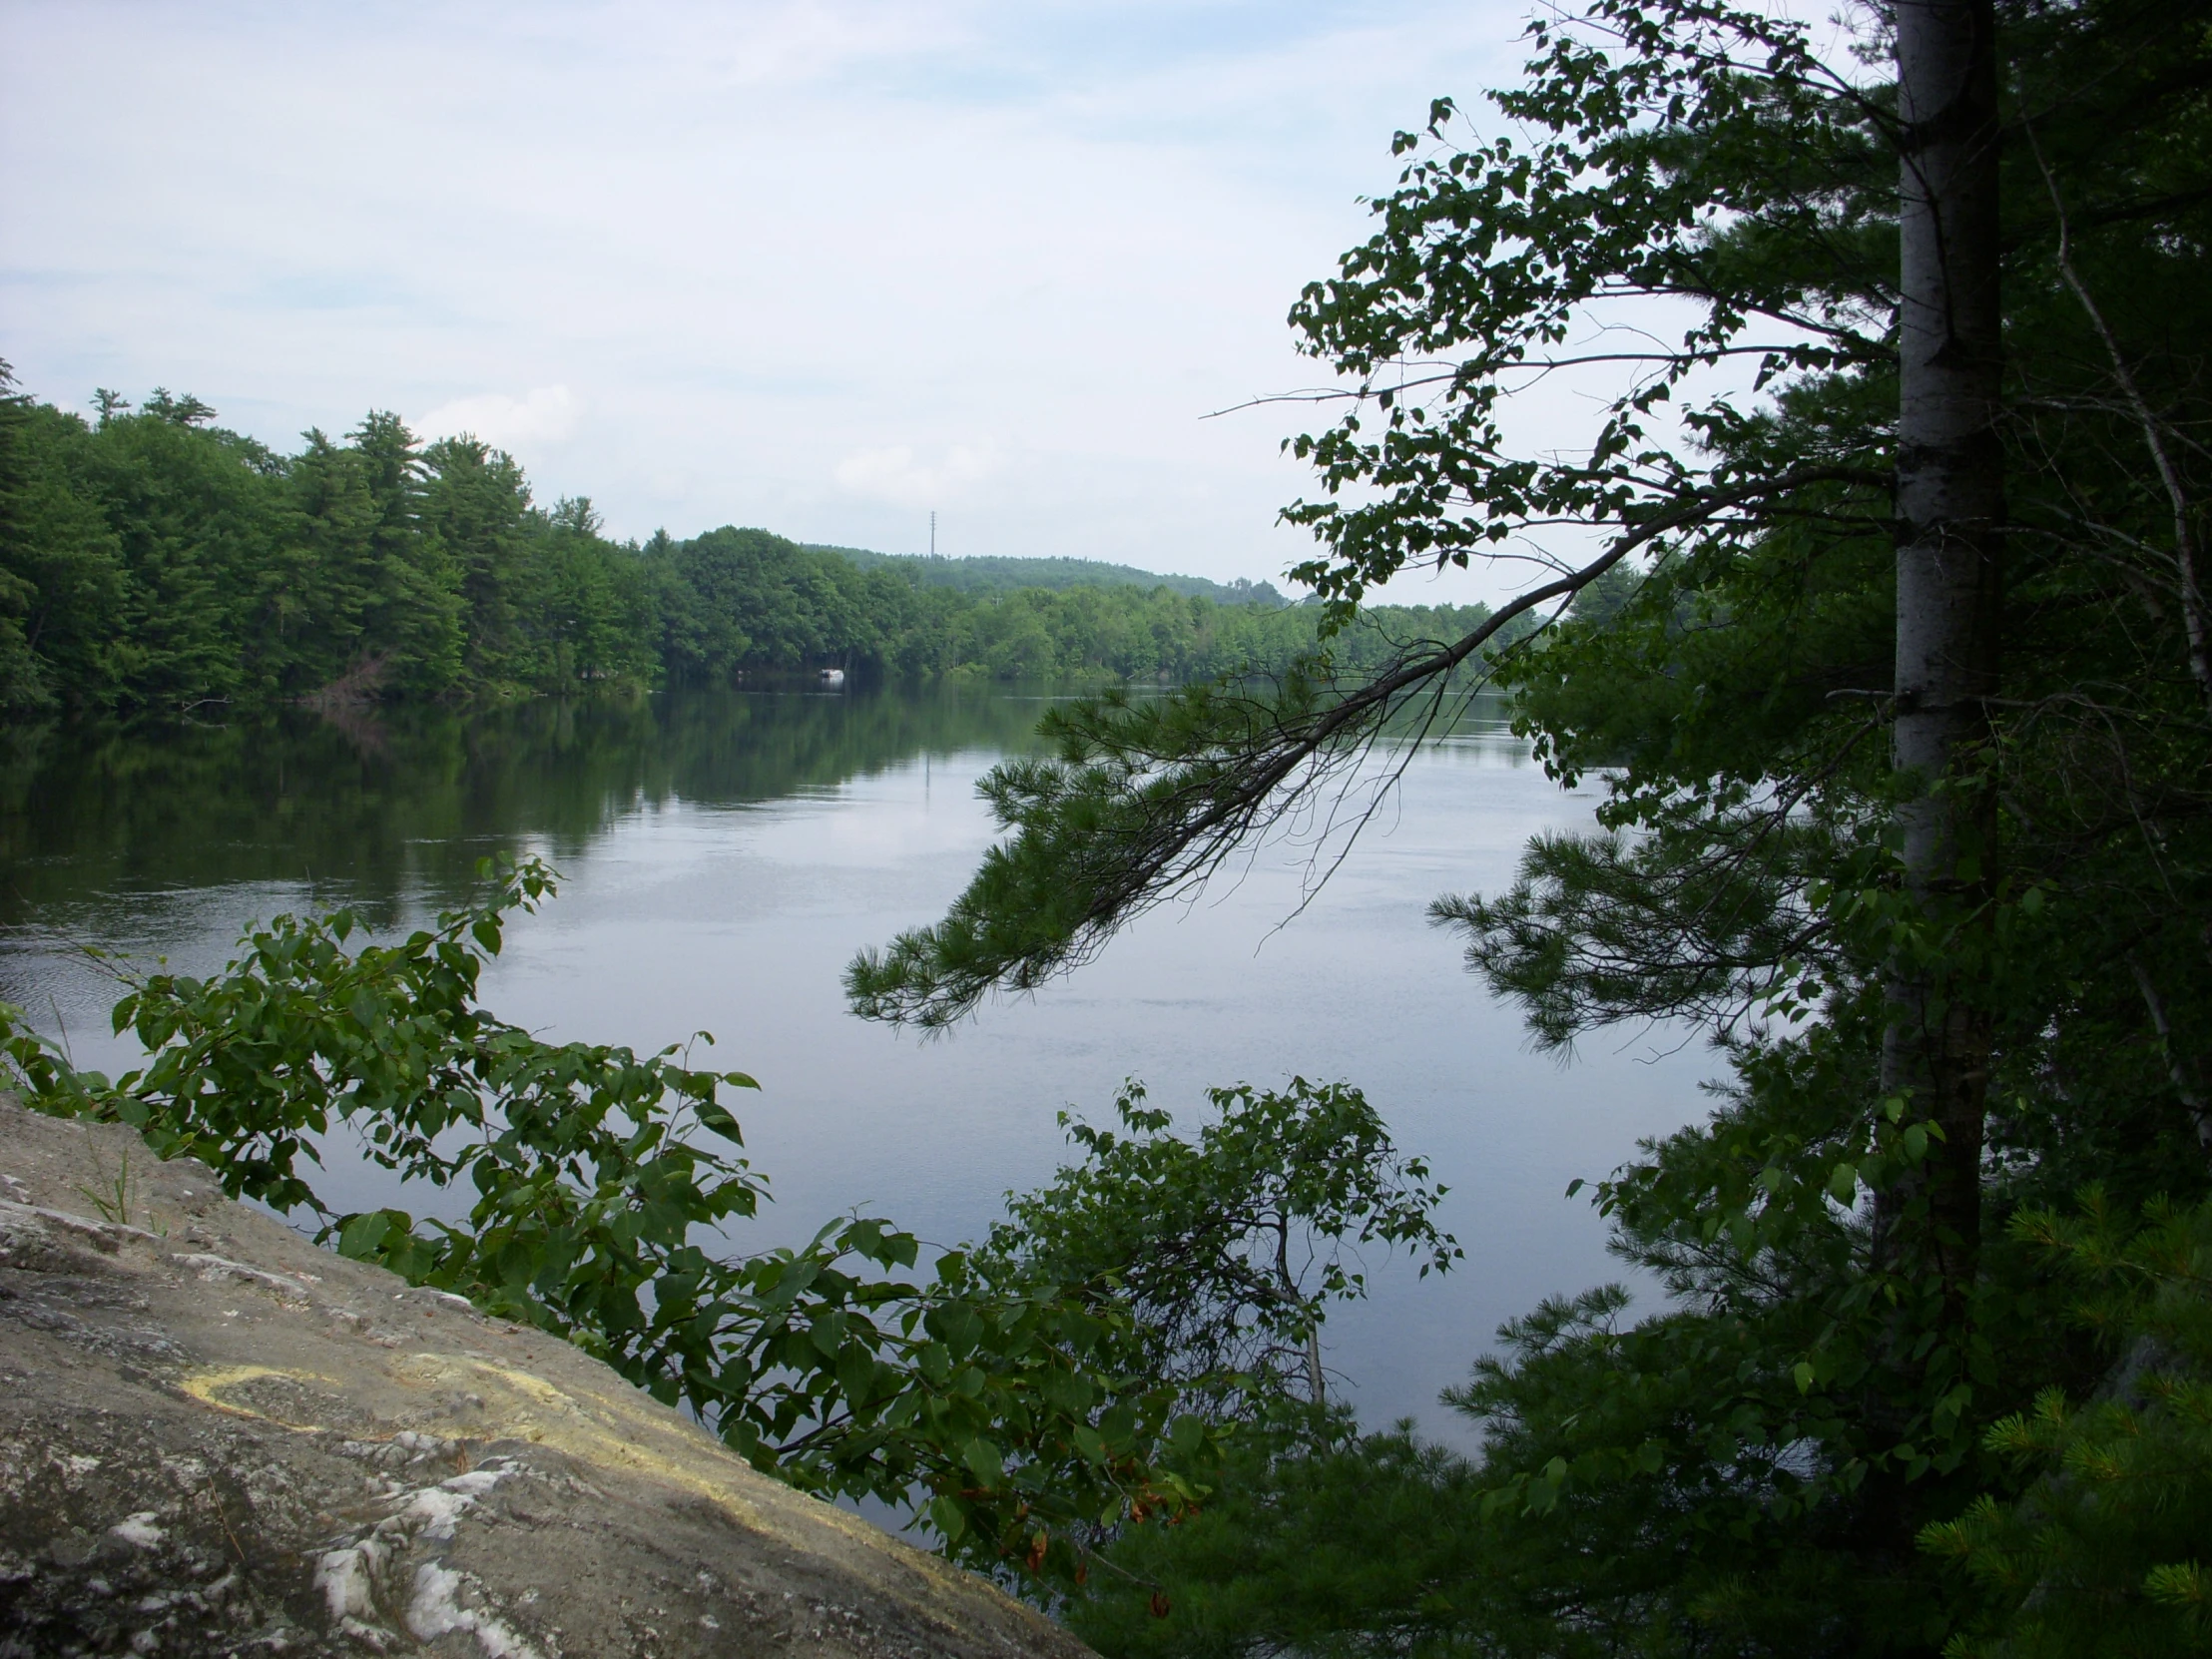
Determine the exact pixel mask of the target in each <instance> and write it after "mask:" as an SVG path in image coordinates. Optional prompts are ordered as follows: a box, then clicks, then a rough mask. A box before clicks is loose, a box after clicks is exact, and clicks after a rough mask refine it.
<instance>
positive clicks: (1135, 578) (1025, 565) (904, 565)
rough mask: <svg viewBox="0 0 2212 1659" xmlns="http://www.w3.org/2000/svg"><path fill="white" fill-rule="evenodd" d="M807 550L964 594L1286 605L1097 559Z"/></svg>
mask: <svg viewBox="0 0 2212 1659" xmlns="http://www.w3.org/2000/svg"><path fill="white" fill-rule="evenodd" d="M805 545H806V547H807V549H808V550H809V551H810V552H816V553H834V554H836V555H837V556H838V557H839V558H843V559H849V560H850V561H851V562H852V563H853V564H855V565H858V566H859V567H860V568H861V569H862V570H875V569H880V568H888V569H891V570H895V571H899V572H901V573H903V574H904V575H906V576H907V577H908V579H910V580H911V581H913V582H915V583H917V584H918V585H920V586H922V587H928V588H957V589H959V590H961V591H962V592H965V593H1002V592H1004V591H1005V590H1007V589H1008V588H1045V589H1048V590H1050V591H1052V592H1054V593H1061V592H1065V591H1066V590H1067V589H1069V588H1167V589H1169V590H1170V591H1172V592H1175V593H1187V594H1196V595H1197V596H1198V597H1199V598H1201V599H1211V600H1212V601H1213V602H1214V603H1215V604H1217V605H1288V604H1289V603H1290V601H1289V600H1288V599H1285V598H1284V597H1283V595H1282V593H1281V592H1280V591H1278V589H1277V588H1276V586H1275V584H1274V583H1273V582H1253V581H1248V580H1246V579H1245V578H1243V577H1239V578H1238V579H1237V580H1236V581H1234V582H1226V583H1224V582H1209V581H1208V580H1207V579H1206V578H1205V577H1203V576H1163V575H1160V574H1158V573H1156V572H1154V571H1149V570H1139V569H1138V568H1137V567H1136V566H1135V565H1115V564H1107V563H1105V562H1104V561H1102V560H1098V559H1015V558H1000V557H995V556H991V555H982V556H978V557H975V558H969V559H952V558H947V557H945V556H944V555H943V554H941V553H870V552H869V551H868V550H867V549H866V548H863V547H830V546H828V545H826V544H823V543H819V542H808V543H806V544H805Z"/></svg>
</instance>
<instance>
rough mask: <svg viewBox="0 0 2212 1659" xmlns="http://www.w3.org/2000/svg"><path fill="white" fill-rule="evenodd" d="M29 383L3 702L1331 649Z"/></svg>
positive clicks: (1063, 583)
mask: <svg viewBox="0 0 2212 1659" xmlns="http://www.w3.org/2000/svg"><path fill="white" fill-rule="evenodd" d="M4 373H5V365H0V375H4ZM11 388H12V380H5V379H0V393H4V395H0V715H8V716H23V715H27V714H37V713H40V712H43V711H50V710H61V709H112V710H120V711H126V712H128V711H162V710H168V711H172V712H174V711H178V710H183V709H189V708H194V707H197V706H200V705H202V704H210V703H230V704H234V705H242V706H250V705H254V704H258V703H262V704H266V703H271V702H280V701H285V700H293V699H302V698H314V697H318V696H326V695H331V694H333V693H334V694H336V695H341V696H345V697H348V698H359V697H395V698H445V699H455V698H469V699H482V698H494V699H496V698H506V697H520V696H531V695H537V694H542V693H560V692H568V691H575V690H581V689H586V688H592V687H602V686H654V685H660V684H665V683H672V682H685V681H688V682H694V683H713V682H718V681H724V682H726V681H728V680H730V679H731V678H733V677H735V676H741V675H746V674H752V673H758V672H763V671H774V670H800V669H808V668H814V667H821V666H827V665H830V664H835V665H837V666H840V667H843V668H846V669H851V670H858V671H863V672H868V673H875V674H880V675H897V676H908V677H956V678H968V679H1032V678H1037V679H1055V678H1056V679H1066V678H1086V679H1092V680H1098V681H1111V680H1117V679H1126V680H1140V679H1141V680H1152V681H1161V680H1171V681H1172V680H1187V679H1192V678H1197V677H1203V676H1209V675H1216V674H1236V673H1241V672H1246V671H1250V670H1268V669H1274V668H1280V667H1282V666H1284V665H1286V664H1288V663H1289V662H1290V661H1291V660H1292V659H1293V658H1295V657H1297V656H1298V655H1300V654H1301V653H1302V652H1305V651H1307V650H1310V649H1311V648H1312V646H1313V644H1314V641H1315V624H1316V621H1317V618H1318V612H1317V610H1316V609H1314V608H1312V607H1306V606H1291V605H1286V604H1285V603H1283V600H1282V596H1281V595H1280V594H1278V593H1277V592H1276V591H1275V589H1274V588H1273V587H1271V586H1269V585H1268V584H1266V583H1261V584H1257V585H1255V584H1249V583H1247V584H1239V585H1237V586H1235V587H1227V588H1225V587H1220V586H1218V585H1216V584H1213V583H1199V582H1197V581H1196V579H1195V578H1189V577H1185V578H1174V577H1154V576H1152V575H1150V574H1149V573H1146V572H1142V571H1137V570H1133V569H1130V568H1129V567H1127V566H1117V565H1103V564H1092V563H1089V562H1087V561H1083V560H1076V559H997V560H976V561H966V560H950V559H940V560H936V561H933V562H932V561H929V560H925V559H899V558H887V557H883V556H880V555H867V554H860V555H854V554H852V553H850V552H848V551H845V550H837V551H830V550H827V549H824V548H810V547H802V546H800V545H799V544H798V543H796V542H793V541H790V540H787V539H786V538H785V537H782V536H779V535H775V534H773V533H772V532H770V531H767V530H759V529H737V528H733V527H730V526H725V527H723V528H722V529H719V530H711V531H708V532H707V533H706V534H704V535H699V536H694V537H692V538H690V539H689V540H682V541H679V540H677V539H676V538H674V537H672V536H670V535H668V534H666V533H665V532H663V533H660V534H656V535H655V536H653V537H652V538H651V539H650V540H648V541H645V542H643V543H639V542H618V541H614V540H612V539H610V538H609V537H607V536H606V535H604V534H603V533H602V529H601V525H600V521H599V517H598V515H597V514H596V513H595V512H593V510H592V505H591V502H590V501H589V500H588V499H586V498H583V497H576V498H572V499H565V500H560V501H556V502H554V503H553V504H552V505H550V506H546V505H542V504H540V503H539V502H538V501H537V500H536V499H535V497H534V496H533V494H532V492H531V489H530V484H529V480H528V479H527V478H526V477H525V476H524V474H523V471H522V469H521V467H519V466H518V465H516V463H515V461H514V459H513V457H512V456H509V455H507V454H504V453H502V452H501V451H499V450H496V449H493V448H491V447H490V446H488V445H486V444H483V443H480V442H477V441H476V440H475V439H472V438H467V437H459V438H445V439H441V440H439V441H437V442H435V443H429V444H424V443H422V442H420V441H418V440H417V439H416V438H415V437H414V436H413V435H412V434H411V433H410V432H408V430H407V428H406V427H405V425H404V424H403V423H402V422H401V421H400V420H399V418H398V417H397V416H396V415H391V414H382V413H371V414H369V415H367V416H366V417H364V418H363V419H362V421H361V423H360V425H359V426H357V427H356V428H354V430H353V431H351V432H349V433H347V434H346V435H345V436H343V437H342V438H333V437H331V436H328V435H327V434H325V433H322V432H308V433H306V434H305V435H304V437H303V439H302V441H301V445H300V448H299V450H298V452H297V453H295V454H290V455H285V454H279V453H278V452H277V451H275V450H273V449H271V448H269V447H268V446H267V445H265V444H262V443H259V442H256V441H255V440H254V439H252V438H248V437H245V436H242V435H241V434H239V433H237V432H232V431H228V430H226V429H225V428H223V427H222V426H220V425H219V424H217V416H216V411H215V410H214V409H212V408H210V407H209V406H208V405H207V404H205V403H203V402H201V401H200V400H199V399H197V398H193V397H189V396H173V395H172V394H170V393H168V392H166V391H161V390H156V391H155V392H153V393H152V394H150V395H149V396H148V397H147V398H146V399H145V400H144V402H143V403H142V404H140V405H139V406H137V407H136V408H134V407H133V406H132V404H131V403H130V402H129V401H127V400H125V399H124V398H122V397H119V396H117V395H115V394H113V393H109V392H102V393H101V394H100V398H99V402H100V409H101V413H100V415H99V418H98V419H97V420H89V421H88V420H86V419H84V418H83V417H81V416H79V415H76V414H72V413H69V412H67V411H65V410H62V409H58V408H56V407H54V406H53V405H51V404H47V403H41V402H38V401H36V400H35V399H34V398H32V397H30V396H28V395H25V394H23V393H20V392H16V391H14V390H12V389H11ZM1032 574H1034V576H1035V579H1034V580H1030V579H1029V577H1030V576H1031V575H1032ZM948 578H949V579H948ZM1017 582H1018V583H1019V585H1016V584H1017ZM1193 587H1202V588H1205V589H1207V590H1210V591H1207V592H1194V591H1189V590H1191V589H1192V588H1193ZM1483 614H1484V613H1483V612H1482V611H1481V610H1480V609H1479V608H1471V609H1469V608H1453V607H1449V606H1444V607H1437V608H1435V609H1433V610H1429V609H1421V608H1411V609H1393V608H1384V609H1380V610H1377V611H1375V612H1373V613H1372V614H1371V615H1370V617H1369V618H1368V619H1367V625H1366V626H1365V627H1361V628H1356V629H1355V630H1353V631H1352V632H1351V633H1350V634H1349V635H1347V636H1345V637H1344V638H1342V639H1340V640H1339V641H1337V642H1336V644H1335V647H1334V649H1335V650H1336V652H1337V655H1338V657H1339V659H1340V660H1341V661H1344V662H1347V663H1350V664H1354V665H1359V664H1366V663H1378V662H1381V661H1382V660H1383V658H1385V657H1386V656H1388V655H1389V654H1390V653H1391V651H1392V650H1393V649H1394V646H1393V642H1396V641H1401V640H1403V639H1407V638H1451V637H1454V636H1456V635H1457V634H1459V633H1461V632H1463V631H1464V630H1465V628H1467V627H1468V626H1470V625H1471V624H1472V623H1473V622H1474V621H1478V620H1479V619H1480V618H1481V616H1482V615H1483Z"/></svg>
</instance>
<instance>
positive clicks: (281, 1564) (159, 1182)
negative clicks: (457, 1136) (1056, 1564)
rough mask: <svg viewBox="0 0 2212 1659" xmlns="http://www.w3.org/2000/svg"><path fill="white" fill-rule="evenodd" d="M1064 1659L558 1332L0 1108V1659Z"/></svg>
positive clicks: (989, 1594)
mask: <svg viewBox="0 0 2212 1659" xmlns="http://www.w3.org/2000/svg"><path fill="white" fill-rule="evenodd" d="M79 1653H84V1654H92V1653H133V1654H173V1655H216V1654H240V1655H245V1654H263V1653H285V1654H324V1653H328V1654H360V1653H379V1654H401V1653H427V1654H441V1655H476V1654H480V1655H484V1656H487V1659H582V1656H585V1655H602V1654H605V1655H633V1654H634V1655H648V1654H651V1655H666V1656H669V1659H679V1656H683V1655H694V1654H697V1655H707V1654H748V1655H751V1654H777V1655H794V1656H801V1659H807V1656H815V1655H822V1656H831V1655H854V1656H860V1655H865V1656H867V1659H934V1656H940V1655H941V1656H945V1659H985V1656H990V1659H1032V1656H1033V1659H1084V1656H1085V1655H1087V1653H1088V1650H1087V1649H1085V1648H1084V1647H1082V1646H1081V1645H1080V1644H1079V1643H1077V1642H1076V1641H1075V1640H1074V1639H1073V1638H1072V1637H1070V1636H1068V1635H1066V1634H1065V1633H1064V1632H1062V1631H1061V1630H1059V1629H1058V1628H1057V1627H1056V1626H1054V1625H1053V1624H1051V1623H1050V1622H1049V1621H1047V1620H1046V1619H1044V1618H1042V1617H1041V1616H1039V1615H1038V1614H1037V1613H1036V1612H1034V1611H1033V1610H1031V1609H1030V1608H1027V1607H1025V1606H1023V1605H1021V1604H1020V1603H1019V1602H1016V1601H1014V1600H1012V1599H1010V1598H1008V1597H1006V1596H1004V1595H1002V1594H1000V1593H999V1592H998V1591H997V1590H995V1589H993V1588H992V1587H991V1586H990V1585H988V1584H986V1583H984V1582H983V1581H982V1580H980V1579H977V1578H974V1577H972V1576H970V1575H968V1574H965V1573H962V1572H960V1571H958V1570H957V1569H955V1568H952V1567H950V1566H948V1565H946V1564H945V1563H944V1562H943V1561H941V1560H938V1559H937V1558H936V1557H934V1556H930V1555H927V1554H924V1553H922V1552H920V1551H918V1550H915V1549H912V1548H909V1547H908V1546H906V1545H904V1544H901V1543H899V1542H898V1541H897V1540H895V1539H893V1538H891V1537H889V1536H887V1535H886V1534H884V1533H883V1532H881V1531H880V1530H878V1529H877V1528H875V1527H872V1526H870V1525H868V1524H867V1523H866V1522H864V1521H862V1520H859V1519H858V1518H856V1517H854V1516H852V1515H849V1514H846V1513H845V1512H844V1511H842V1510H840V1509H837V1508H834V1507H832V1506H831V1505H830V1504H827V1503H822V1502H818V1501H817V1500H815V1499H813V1498H810V1497H807V1496H804V1495H803V1494H801V1493H798V1492H795V1491H792V1490H791V1489H789V1488H788V1487H785V1486H782V1485H780V1484H778V1483H777V1482H776V1481H774V1480H771V1479H769V1478H767V1477H766V1476H763V1475H761V1474H759V1473H757V1472H756V1471H755V1470H753V1469H752V1468H750V1467H748V1466H747V1465H746V1464H745V1463H744V1462H742V1461H740V1460H739V1459H738V1458H736V1457H734V1456H732V1455H731V1454H730V1453H729V1452H728V1451H726V1450H725V1449H724V1448H723V1447H722V1445H721V1444H720V1443H719V1442H718V1441H716V1440H715V1439H713V1438H712V1437H711V1436H709V1435H707V1434H706V1433H704V1432H702V1431H701V1430H700V1429H698V1428H697V1427H695V1426H694V1425H693V1424H691V1423H690V1422H688V1421H686V1420H685V1419H684V1418H683V1417H681V1416H680V1415H678V1414H677V1413H676V1412H674V1411H671V1410H669V1409H667V1408H666V1407H664V1406H661V1405H658V1404H656V1403H655V1402H654V1401H652V1400H651V1399H649V1398H648V1397H646V1396H645V1395H644V1394H642V1393H640V1392H638V1391H637V1390H636V1389H634V1388H632V1387H630V1386H629V1385H628V1384H626V1383H623V1382H622V1381H621V1380H620V1379H619V1378H617V1377H616V1376H615V1375H614V1374H613V1373H612V1372H610V1371H608V1370H607V1369H606V1368H604V1367H603V1366H600V1365H598V1364H597V1363H595V1362H593V1361H592V1360H590V1359H588V1358H586V1357H585V1356H584V1355H582V1354H580V1353H578V1352H577V1351H576V1350H574V1349H572V1348H570V1347H568V1346H567V1345H566V1344H563V1343H560V1342H557V1341H554V1340H552V1339H550V1338H547V1337H545V1336H543V1335H541V1334H539V1333H536V1332H533V1331H530V1330H527V1329H522V1328H517V1327H513V1326H509V1325H506V1324H504V1323H501V1322H498V1321H492V1320H487V1319H485V1318H483V1317H482V1316H480V1315H478V1314H477V1313H476V1312H474V1311H473V1310H472V1309H470V1308H469V1307H468V1306H467V1305H466V1304H465V1303H461V1302H459V1301H458V1300H457V1299H454V1298H449V1297H445V1296H442V1295H439V1294H437V1293H434V1292H426V1291H417V1290H410V1289H408V1287H407V1286H406V1285H405V1283H404V1282H403V1281H401V1280H398V1279H396V1278H394V1277H392V1276H391V1275H390V1274H387V1273H384V1272H382V1271H380V1270H378V1269H374V1268H369V1267H364V1266H362V1265H361V1264H359V1263H354V1262H347V1261H344V1260H342V1259H340V1258H337V1257H335V1256H331V1255H329V1254H327V1253H325V1252H323V1251H319V1250H316V1249H315V1248H313V1247H312V1246H311V1245H309V1244H307V1243H306V1242H305V1241H303V1240H301V1239H300V1238H298V1237H297V1236H296V1235H295V1234H293V1233H291V1232H290V1231H289V1230H288V1229H286V1228H284V1227H282V1226H281V1225H279V1224H278V1223H277V1222H275V1221H273V1220H271V1219H269V1218H268V1217H266V1216H262V1215H260V1214H257V1213H255V1212H253V1211H250V1210H247V1209H245V1208H243V1207H241V1206H239V1205H236V1204H232V1203H229V1202H227V1201H226V1200H225V1199H224V1198H223V1197H222V1194H221V1191H220V1189H219V1188H218V1187H217V1186H216V1183H215V1181H214V1179H213V1177H212V1176H211V1175H210V1174H209V1172H208V1171H207V1169H206V1168H204V1167H203V1166H201V1165H199V1164H195V1163H192V1162H190V1161H188V1160H179V1161H177V1162H175V1163H169V1164H163V1163H160V1162H157V1161H156V1160H155V1159H154V1158H153V1157H152V1155H151V1154H150V1153H148V1151H147V1150H146V1148H145V1146H144V1144H143V1143H142V1142H141V1141H140V1140H139V1139H138V1138H137V1137H136V1136H135V1135H133V1134H131V1133H129V1132H128V1131H126V1130H123V1129H119V1128H114V1127H104V1126H92V1125H86V1124H80V1123H72V1122H62V1121H58V1120H55V1119H51V1118H44V1117H39V1116H37V1115H35V1114H32V1113H29V1112H25V1111H23V1110H22V1109H21V1108H19V1107H16V1106H14V1105H11V1104H7V1103H4V1102H0V1659H19V1656H25V1655H38V1656H40V1659H47V1656H49V1655H66V1654H79Z"/></svg>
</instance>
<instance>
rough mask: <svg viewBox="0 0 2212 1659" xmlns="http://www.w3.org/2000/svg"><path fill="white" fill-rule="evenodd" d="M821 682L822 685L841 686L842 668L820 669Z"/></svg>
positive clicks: (842, 681) (842, 680)
mask: <svg viewBox="0 0 2212 1659" xmlns="http://www.w3.org/2000/svg"><path fill="white" fill-rule="evenodd" d="M822 683H823V684H824V685H826V686H841V685H843V684H844V670H843V669H841V668H826V669H824V670H823V671H822Z"/></svg>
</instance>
